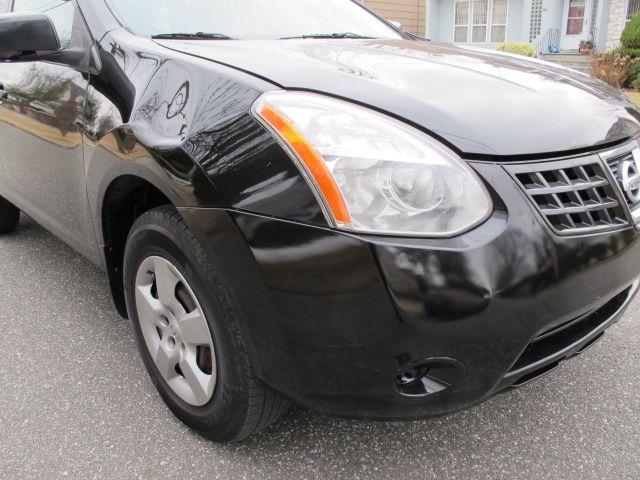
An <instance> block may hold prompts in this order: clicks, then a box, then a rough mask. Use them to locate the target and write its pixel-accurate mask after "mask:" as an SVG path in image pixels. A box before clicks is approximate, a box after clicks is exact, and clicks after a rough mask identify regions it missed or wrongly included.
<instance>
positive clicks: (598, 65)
mask: <svg viewBox="0 0 640 480" xmlns="http://www.w3.org/2000/svg"><path fill="white" fill-rule="evenodd" d="M591 69H592V73H593V76H594V77H597V78H599V79H600V80H602V81H604V82H607V83H608V84H609V85H612V86H614V87H616V88H622V86H623V85H624V83H625V82H626V81H627V79H628V78H629V72H630V69H631V57H629V56H623V55H621V54H620V52H617V51H613V52H607V53H603V54H601V55H598V56H597V57H596V58H595V59H594V60H593V64H592V66H591Z"/></svg>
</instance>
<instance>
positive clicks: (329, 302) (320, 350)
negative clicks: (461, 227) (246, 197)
mask: <svg viewBox="0 0 640 480" xmlns="http://www.w3.org/2000/svg"><path fill="white" fill-rule="evenodd" d="M474 167H475V168H476V170H477V171H478V173H479V174H480V175H481V176H482V177H483V178H484V179H485V181H486V182H487V184H488V185H490V186H491V188H492V190H493V191H492V193H493V196H494V201H495V205H496V209H495V212H494V214H493V216H492V217H491V218H490V219H489V220H488V221H487V222H486V223H485V224H483V225H482V226H480V227H478V228H476V229H474V230H473V231H471V232H469V233H467V234H464V235H461V236H459V237H456V238H455V239H448V240H446V239H437V240H427V239H402V238H390V237H373V236H364V235H350V234H345V233H340V232H336V231H332V230H328V229H323V228H319V227H313V226H308V225H301V224H298V223H292V222H286V221H282V220H277V219H273V218H266V217H261V216H255V215H251V214H246V213H240V212H227V211H224V210H206V209H185V210H183V215H184V216H185V218H186V219H187V221H188V223H189V224H190V225H191V226H192V228H194V229H195V230H197V231H198V233H199V234H200V235H201V238H202V240H203V243H204V244H206V245H207V248H208V249H209V252H210V256H211V258H212V259H214V264H215V265H216V267H218V270H219V271H220V272H222V273H221V276H222V277H223V281H224V282H225V284H227V285H228V286H229V289H230V291H231V295H232V300H233V303H234V304H235V305H236V306H237V307H238V309H239V311H240V312H239V313H240V316H241V324H242V327H243V332H244V333H245V336H246V338H247V341H248V343H249V345H250V350H251V352H250V353H251V354H252V357H253V362H254V364H255V366H256V369H257V370H258V373H259V375H260V376H261V378H262V379H263V380H264V381H265V382H266V383H268V384H269V385H271V386H272V387H273V388H275V389H277V390H279V391H281V392H283V393H285V394H286V395H288V396H290V397H291V398H293V399H294V400H296V401H297V402H299V403H301V404H303V405H306V406H307V407H310V408H312V409H315V410H318V411H321V412H325V413H330V414H336V415H345V416H367V417H376V418H417V417H424V416H432V415H441V414H445V413H449V412H453V411H456V410H459V409H461V408H465V407H468V406H470V405H473V404H475V403H478V402H479V401H481V400H483V399H485V398H487V397H489V396H491V395H492V394H494V393H496V392H498V391H500V390H502V389H504V388H507V387H509V386H517V385H521V384H523V383H526V382H527V381H530V380H531V379H533V378H535V377H536V376H539V375H541V374H543V373H546V372H547V371H549V370H550V369H552V368H554V367H555V366H557V364H558V363H559V362H560V361H562V360H564V359H566V358H568V357H570V356H572V355H575V354H577V353H579V352H580V351H583V350H584V349H585V348H586V347H588V346H589V345H590V344H592V343H593V342H594V341H595V340H596V339H598V338H599V337H600V335H601V334H602V332H603V331H604V330H605V329H606V328H608V327H609V326H610V325H611V324H612V323H614V322H615V321H616V320H617V319H618V318H619V317H620V316H621V315H622V313H623V312H624V310H625V308H626V307H627V305H628V304H629V302H630V301H631V299H632V298H633V296H634V295H635V293H636V292H637V283H636V279H637V277H638V276H639V275H640V244H639V241H638V232H637V230H636V229H635V228H634V227H628V228H625V229H620V230H617V231H608V232H603V233H598V234H592V235H585V236H559V235H556V234H554V233H553V232H552V231H551V229H550V228H549V227H548V226H547V225H546V224H545V223H544V221H543V220H542V219H541V218H540V216H539V215H538V213H537V212H536V211H535V210H534V208H533V207H532V204H531V202H530V201H529V200H528V199H527V197H526V196H525V194H524V193H523V192H522V191H521V190H519V189H518V188H517V187H516V185H515V184H514V182H513V181H512V179H511V178H510V177H509V175H508V173H507V172H506V171H505V170H504V169H503V168H502V167H500V166H499V165H494V164H484V163H478V164H475V165H474ZM505 205H508V209H507V208H506V207H505ZM220 252H224V254H223V255H222V254H221V253H220ZM412 376H413V377H412Z"/></svg>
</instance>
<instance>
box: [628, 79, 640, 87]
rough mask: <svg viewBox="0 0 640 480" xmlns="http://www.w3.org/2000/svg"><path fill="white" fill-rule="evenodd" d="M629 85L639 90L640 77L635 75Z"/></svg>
mask: <svg viewBox="0 0 640 480" xmlns="http://www.w3.org/2000/svg"><path fill="white" fill-rule="evenodd" d="M629 86H630V87H631V88H633V89H634V90H640V77H636V78H635V79H634V80H633V82H631V85H629Z"/></svg>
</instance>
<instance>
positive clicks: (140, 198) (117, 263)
mask: <svg viewBox="0 0 640 480" xmlns="http://www.w3.org/2000/svg"><path fill="white" fill-rule="evenodd" d="M159 185H160V183H159V182H153V181H151V180H150V179H149V178H148V176H142V175H139V174H131V173H126V174H122V175H119V176H117V177H115V178H113V179H112V180H111V181H110V182H109V184H108V186H106V188H105V190H104V195H103V196H102V201H101V205H100V212H99V215H98V221H99V224H100V240H101V241H102V245H103V254H104V262H105V268H106V270H107V275H108V278H109V285H110V288H111V295H112V297H113V301H114V303H115V306H116V309H117V310H118V313H119V314H120V315H121V316H123V317H124V318H127V316H128V315H127V308H126V304H125V298H124V284H123V279H122V263H123V260H124V249H125V246H126V242H127V237H128V236H129V232H130V230H131V227H132V226H133V224H134V223H135V221H136V220H137V219H138V218H139V217H140V215H142V214H143V213H145V212H147V211H149V210H151V209H153V208H156V207H159V206H162V205H173V206H174V207H175V206H176V202H175V199H174V200H172V198H171V197H172V195H171V194H170V193H169V192H167V189H166V188H162V187H160V186H159Z"/></svg>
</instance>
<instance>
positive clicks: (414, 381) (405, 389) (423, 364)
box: [394, 358, 465, 398]
mask: <svg viewBox="0 0 640 480" xmlns="http://www.w3.org/2000/svg"><path fill="white" fill-rule="evenodd" d="M464 371H465V369H464V367H463V366H462V364H460V363H459V362H456V361H455V360H453V359H449V358H429V359H424V360H421V361H418V362H413V363H411V364H406V365H405V366H404V367H403V368H401V369H400V370H399V372H398V373H397V374H396V377H395V379H394V380H395V381H394V383H395V389H396V391H397V392H398V393H399V394H400V395H402V396H405V397H414V398H421V397H427V396H429V395H434V394H436V393H440V392H443V391H445V390H449V389H450V388H452V387H453V386H455V385H458V384H459V383H460V382H461V381H462V379H463V378H464Z"/></svg>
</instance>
